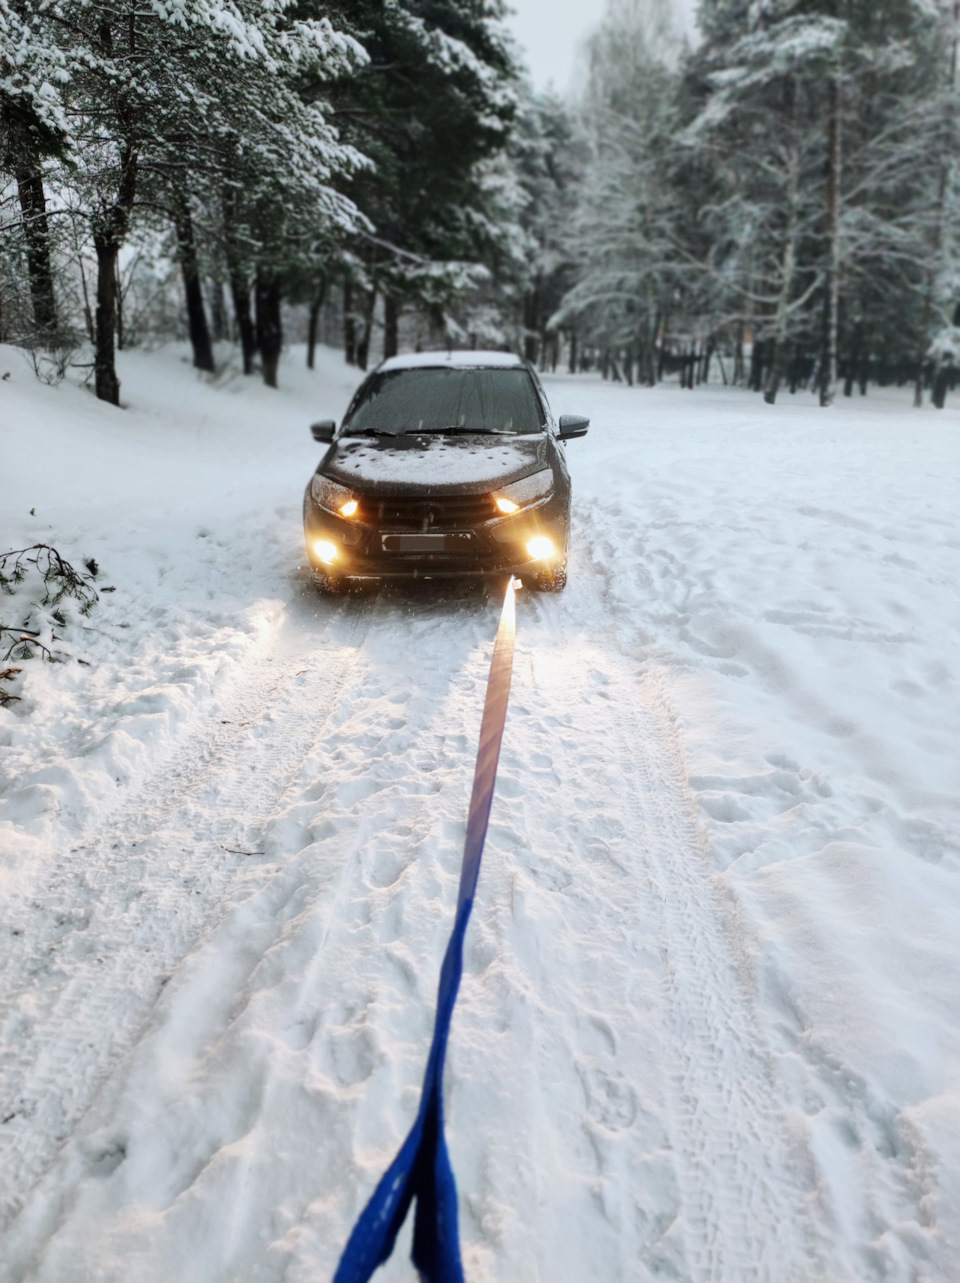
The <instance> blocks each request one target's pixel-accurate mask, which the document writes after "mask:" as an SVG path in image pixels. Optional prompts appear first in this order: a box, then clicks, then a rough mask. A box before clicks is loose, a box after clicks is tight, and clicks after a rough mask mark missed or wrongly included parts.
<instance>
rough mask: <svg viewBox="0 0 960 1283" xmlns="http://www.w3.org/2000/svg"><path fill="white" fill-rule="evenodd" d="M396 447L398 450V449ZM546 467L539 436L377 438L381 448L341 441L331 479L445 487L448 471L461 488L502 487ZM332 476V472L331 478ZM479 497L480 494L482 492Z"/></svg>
mask: <svg viewBox="0 0 960 1283" xmlns="http://www.w3.org/2000/svg"><path fill="white" fill-rule="evenodd" d="M398 447H399V448H398ZM538 463H539V465H540V466H544V464H545V455H544V441H543V437H542V436H538V437H533V436H529V435H527V436H523V437H519V438H518V439H517V440H515V441H511V442H505V441H503V440H502V439H497V438H494V439H493V440H492V441H491V440H490V439H489V438H488V439H478V438H477V436H473V437H468V438H466V439H463V438H461V439H460V440H457V439H455V438H453V437H451V436H444V437H439V436H438V437H434V438H432V439H425V438H424V437H413V439H412V440H410V441H404V440H400V441H396V440H394V441H391V440H390V439H389V438H387V437H382V438H379V444H377V445H372V444H369V443H368V442H361V441H358V442H357V443H356V444H352V443H351V442H350V441H349V440H348V439H347V438H343V437H341V438H340V442H339V449H338V452H337V455H336V461H335V475H336V476H337V477H338V478H339V479H340V480H342V481H344V482H349V481H350V480H354V481H355V482H356V483H357V484H360V483H367V484H369V485H372V486H381V487H383V488H386V487H388V486H397V485H410V484H416V483H419V484H422V485H431V486H443V485H445V484H447V485H448V484H449V481H450V475H451V471H453V474H454V475H455V476H456V479H457V483H458V484H459V485H461V486H469V487H471V488H474V487H482V486H483V485H484V484H485V483H486V484H487V485H490V486H502V485H504V484H506V483H507V482H508V481H514V480H517V479H519V478H520V477H522V476H523V475H524V474H526V473H529V472H530V471H531V470H532V469H535V468H536V467H537V465H538ZM331 475H333V473H332V474H331ZM481 493H482V491H481Z"/></svg>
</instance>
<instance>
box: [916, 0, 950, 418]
mask: <svg viewBox="0 0 960 1283" xmlns="http://www.w3.org/2000/svg"><path fill="white" fill-rule="evenodd" d="M958 31H960V0H953V40H952V42H951V45H950V84H951V86H955V85H956V83H957V53H958ZM952 166H953V158H952V157H951V158H950V159H949V160H948V161H947V163H946V164H944V165H942V166H941V168H940V182H939V185H938V191H937V204H936V218H935V221H934V225H933V246H932V250H933V253H932V255H931V263H930V266H929V267H928V268H927V273H926V283H925V284H926V288H925V290H924V296H923V319H922V321H921V323H920V346H919V351H918V352H917V380H916V383H915V384H914V389H913V404H914V406H915V407H916V408H917V409H918V410H919V409H920V407H921V406H922V405H923V367H924V364H925V362H926V357H927V346H928V343H929V333H928V331H929V329H930V320H931V315H932V312H933V295H934V288H935V285H936V271H935V268H936V262H937V259H939V257H940V251H941V249H942V247H943V220H944V213H945V209H946V200H947V183H948V181H949V176H950V172H951V170H952ZM944 397H946V392H944ZM940 409H943V406H941V407H940Z"/></svg>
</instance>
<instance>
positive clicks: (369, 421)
mask: <svg viewBox="0 0 960 1283" xmlns="http://www.w3.org/2000/svg"><path fill="white" fill-rule="evenodd" d="M542 429H543V413H542V410H541V407H540V402H539V399H538V398H537V394H536V392H535V391H534V387H533V380H532V379H531V378H530V375H529V374H528V373H527V371H526V370H524V369H516V370H510V369H505V370H500V369H487V370H483V369H474V370H470V369H452V370H450V369H436V368H433V367H424V368H422V369H408V370H389V371H385V372H384V373H383V374H374V375H372V376H371V378H370V379H369V381H368V382H367V383H365V384H364V385H363V387H362V388H361V389H360V392H359V395H358V398H357V401H356V404H355V405H354V407H353V412H352V413H351V415H350V418H349V419H348V421H347V423H346V425H345V429H344V430H345V432H346V434H347V435H348V436H359V435H361V434H362V433H365V432H376V433H381V432H382V433H388V434H397V435H399V434H401V433H405V432H497V433H521V432H540V431H542Z"/></svg>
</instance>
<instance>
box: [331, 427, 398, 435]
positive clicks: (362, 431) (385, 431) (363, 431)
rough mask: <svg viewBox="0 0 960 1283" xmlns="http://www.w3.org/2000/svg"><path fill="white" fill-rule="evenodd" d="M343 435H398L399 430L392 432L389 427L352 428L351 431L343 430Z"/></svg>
mask: <svg viewBox="0 0 960 1283" xmlns="http://www.w3.org/2000/svg"><path fill="white" fill-rule="evenodd" d="M343 435H344V436H345V437H398V436H399V435H400V433H399V432H393V431H391V430H390V429H389V428H354V430H353V431H352V432H349V431H347V432H344V434H343Z"/></svg>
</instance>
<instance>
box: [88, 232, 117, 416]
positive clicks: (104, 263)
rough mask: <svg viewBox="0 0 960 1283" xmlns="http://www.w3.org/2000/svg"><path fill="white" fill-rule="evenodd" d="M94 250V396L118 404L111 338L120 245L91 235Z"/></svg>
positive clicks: (111, 238) (114, 356)
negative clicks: (95, 311) (95, 286)
mask: <svg viewBox="0 0 960 1283" xmlns="http://www.w3.org/2000/svg"><path fill="white" fill-rule="evenodd" d="M93 243H94V247H95V248H96V251H97V313H96V322H95V333H96V342H95V350H94V358H93V368H94V385H95V387H96V391H97V397H98V398H99V400H101V401H109V402H110V404H111V405H119V404H120V380H119V379H118V378H117V364H116V353H115V351H114V339H115V336H116V331H117V258H118V256H119V254H120V245H119V243H118V242H117V241H116V240H115V239H114V238H113V237H112V236H110V235H105V234H103V233H102V232H101V233H94V237H93Z"/></svg>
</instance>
